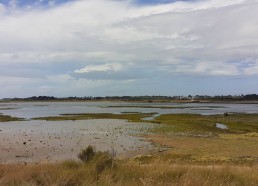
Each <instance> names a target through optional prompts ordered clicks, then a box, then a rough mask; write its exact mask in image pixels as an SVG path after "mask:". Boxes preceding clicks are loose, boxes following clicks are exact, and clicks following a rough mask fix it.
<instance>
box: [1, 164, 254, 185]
mask: <svg viewBox="0 0 258 186" xmlns="http://www.w3.org/2000/svg"><path fill="white" fill-rule="evenodd" d="M0 185H4V186H5V185H14V186H15V185H17V186H18V185H26V186H27V185H31V186H32V185H62V186H63V185H132V186H133V185H184V186H195V185H196V186H201V185H207V186H208V185H209V186H210V185H211V186H212V185H214V186H215V185H243V186H244V185H247V186H252V185H258V166H228V165H208V166H201V165H179V164H167V163H160V162H156V163H152V164H142V165H141V164H139V163H138V162H136V161H125V160H123V161H118V162H116V164H115V166H113V167H112V168H108V169H106V170H105V171H103V172H101V173H98V172H96V170H95V166H94V163H91V164H83V163H76V162H72V161H67V162H63V163H60V164H45V165H1V166H0Z"/></svg>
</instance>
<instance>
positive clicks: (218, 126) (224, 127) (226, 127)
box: [216, 123, 229, 129]
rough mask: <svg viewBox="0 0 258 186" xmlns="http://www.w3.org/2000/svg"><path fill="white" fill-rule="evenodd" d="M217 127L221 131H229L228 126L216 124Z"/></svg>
mask: <svg viewBox="0 0 258 186" xmlns="http://www.w3.org/2000/svg"><path fill="white" fill-rule="evenodd" d="M216 127H217V128H219V129H229V128H228V126H227V125H225V124H222V123H216Z"/></svg>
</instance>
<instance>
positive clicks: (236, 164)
mask: <svg viewBox="0 0 258 186" xmlns="http://www.w3.org/2000/svg"><path fill="white" fill-rule="evenodd" d="M0 108H1V115H0V121H1V122H0V140H1V143H0V149H1V154H0V161H1V166H0V185H157V184H158V185H221V184H222V185H223V184H225V185H257V184H258V177H257V175H258V174H257V173H258V164H257V162H258V146H257V144H258V105H257V104H215V103H128V102H10V103H1V104H0ZM89 146H91V147H93V149H94V152H96V153H95V154H98V153H101V155H97V156H96V157H94V158H92V159H91V160H89V161H87V162H84V161H82V160H81V159H80V158H79V157H80V156H79V153H81V152H82V151H83V150H84V149H87V147H89ZM110 162H111V163H110ZM99 167H101V169H100V168H99ZM17 170H18V171H17Z"/></svg>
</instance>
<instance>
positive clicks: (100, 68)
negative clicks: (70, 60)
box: [74, 63, 122, 74]
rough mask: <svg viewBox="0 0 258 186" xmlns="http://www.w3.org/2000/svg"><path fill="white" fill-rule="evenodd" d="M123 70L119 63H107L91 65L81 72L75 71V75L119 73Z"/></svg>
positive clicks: (80, 70)
mask: <svg viewBox="0 0 258 186" xmlns="http://www.w3.org/2000/svg"><path fill="white" fill-rule="evenodd" d="M121 69H122V65H121V64H118V63H106V64H102V65H89V66H86V67H84V68H81V69H79V70H75V71H74V72H75V73H79V74H81V73H89V72H107V71H119V70H121Z"/></svg>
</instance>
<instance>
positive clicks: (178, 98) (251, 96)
mask: <svg viewBox="0 0 258 186" xmlns="http://www.w3.org/2000/svg"><path fill="white" fill-rule="evenodd" d="M89 100H96V101H147V102H153V101H192V102H198V101H258V95H257V94H248V95H217V96H209V95H195V96H192V95H188V96H105V97H92V96H85V97H63V98H58V97H54V96H32V97H28V98H4V99H2V100H1V101H89Z"/></svg>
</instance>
